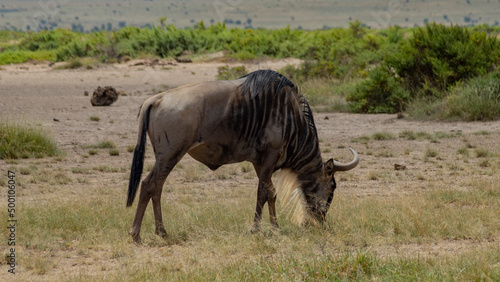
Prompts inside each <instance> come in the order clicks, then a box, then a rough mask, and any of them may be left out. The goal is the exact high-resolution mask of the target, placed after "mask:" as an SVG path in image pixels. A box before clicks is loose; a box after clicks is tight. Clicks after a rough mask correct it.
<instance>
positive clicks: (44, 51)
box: [0, 19, 500, 121]
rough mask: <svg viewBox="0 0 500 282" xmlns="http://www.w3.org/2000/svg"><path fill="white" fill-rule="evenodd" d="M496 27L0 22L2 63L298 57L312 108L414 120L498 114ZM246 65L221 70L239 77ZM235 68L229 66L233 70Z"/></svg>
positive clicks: (294, 71) (298, 76)
mask: <svg viewBox="0 0 500 282" xmlns="http://www.w3.org/2000/svg"><path fill="white" fill-rule="evenodd" d="M499 34H500V27H493V26H489V25H478V26H475V27H463V26H458V25H444V24H436V23H430V24H426V25H425V26H424V27H412V28H401V27H398V26H394V27H389V28H385V29H370V28H368V27H366V26H365V25H363V24H362V23H361V22H359V21H354V22H350V24H349V27H347V28H331V29H324V30H310V31H308V30H303V29H291V28H290V27H286V28H281V29H264V28H262V29H250V28H247V29H241V28H228V27H226V25H225V23H215V24H211V25H206V24H205V23H204V22H198V23H196V25H195V27H189V28H177V27H176V26H174V25H172V24H165V19H163V20H160V25H158V26H151V27H144V28H139V27H132V26H125V27H123V28H121V29H118V30H115V31H105V30H101V31H95V32H91V33H80V32H75V31H70V30H67V29H53V30H50V31H41V32H18V31H0V65H5V64H12V63H23V62H27V61H30V60H38V61H40V60H48V61H67V62H71V65H72V66H75V67H76V68H78V67H81V66H83V65H85V64H82V63H81V61H85V60H88V59H89V58H92V59H93V60H95V61H98V62H101V63H115V62H122V61H125V60H128V59H132V58H151V57H158V58H174V57H177V56H180V55H182V54H183V53H184V52H186V51H189V53H190V54H193V55H194V56H196V55H203V54H209V53H214V52H221V51H222V52H224V54H225V57H226V59H227V58H230V59H231V60H236V61H238V60H240V61H242V62H244V61H246V60H261V59H279V58H286V57H295V58H300V59H302V60H303V63H302V64H301V65H300V66H298V67H296V66H287V67H285V68H283V69H281V70H279V71H280V72H282V73H283V74H284V75H285V76H287V77H289V78H290V79H292V80H293V81H295V82H297V83H298V84H299V85H301V86H302V90H303V92H304V93H305V94H306V96H307V97H308V99H309V100H311V105H312V106H313V107H314V108H315V110H317V111H341V112H354V113H397V112H407V113H408V114H409V115H410V116H412V117H415V118H419V119H427V118H431V119H462V120H469V121H475V120H493V119H498V118H499V117H500V82H499V78H500V71H499V70H498V65H499V63H500V43H499V40H498V37H499ZM245 71H246V70H245V69H244V67H243V68H242V67H237V68H236V69H234V70H233V69H231V68H225V69H221V70H220V75H219V78H220V79H228V78H231V77H238V76H240V75H241V74H242V73H245ZM233 72H234V75H232V73H233Z"/></svg>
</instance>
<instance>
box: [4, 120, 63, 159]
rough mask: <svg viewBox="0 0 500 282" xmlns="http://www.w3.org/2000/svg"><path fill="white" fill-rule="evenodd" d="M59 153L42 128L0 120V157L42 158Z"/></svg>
mask: <svg viewBox="0 0 500 282" xmlns="http://www.w3.org/2000/svg"><path fill="white" fill-rule="evenodd" d="M61 153H62V152H61V151H60V150H59V149H58V148H57V145H56V143H55V142H54V140H52V137H50V136H49V134H48V133H47V132H46V131H44V130H43V129H41V128H36V127H33V126H29V125H22V124H12V123H6V122H0V159H20V158H23V159H25V158H42V157H46V156H57V155H60V154H61Z"/></svg>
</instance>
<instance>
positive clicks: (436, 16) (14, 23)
mask: <svg viewBox="0 0 500 282" xmlns="http://www.w3.org/2000/svg"><path fill="white" fill-rule="evenodd" d="M162 17H166V21H165V23H167V24H174V25H176V26H177V27H190V26H194V25H195V24H196V23H197V22H199V21H202V20H203V21H204V23H205V24H206V25H209V24H210V23H213V22H222V21H224V22H225V23H226V25H227V26H228V27H240V28H245V27H247V28H261V27H264V28H282V27H285V26H287V25H289V26H290V27H291V28H293V29H296V28H298V29H300V28H303V29H322V28H329V27H340V26H341V27H345V26H348V24H349V22H351V21H355V20H359V21H361V22H362V23H363V24H366V25H367V26H370V27H372V28H385V27H388V26H394V25H399V26H403V27H410V26H415V25H424V24H425V23H426V22H438V23H454V24H460V25H478V24H489V25H492V26H496V25H498V24H499V22H498V21H499V20H500V0H434V1H431V0H383V1H380V0H372V1H367V0H333V1H326V0H319V1H313V0H265V1H264V0H257V1H249V0H247V1H243V0H210V1H203V0H183V1H160V0H146V1H142V0H141V1H133V0H104V1H99V0H47V1H41V0H2V1H1V4H0V30H12V29H14V30H32V31H39V30H42V29H54V28H70V29H73V30H76V31H82V32H89V31H93V30H113V29H118V28H120V27H123V26H130V25H132V26H139V27H144V26H150V25H159V20H160V18H162Z"/></svg>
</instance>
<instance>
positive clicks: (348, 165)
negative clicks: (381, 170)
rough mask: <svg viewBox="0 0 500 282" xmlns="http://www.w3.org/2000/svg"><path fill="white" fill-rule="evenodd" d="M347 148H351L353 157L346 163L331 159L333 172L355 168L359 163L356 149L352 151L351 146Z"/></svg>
mask: <svg viewBox="0 0 500 282" xmlns="http://www.w3.org/2000/svg"><path fill="white" fill-rule="evenodd" d="M349 150H351V153H352V154H353V156H354V159H353V160H352V161H350V162H348V163H346V164H344V163H339V162H337V161H333V171H334V172H335V171H348V170H351V169H353V168H355V167H356V166H357V165H358V163H359V157H358V153H356V151H354V150H353V149H352V148H349Z"/></svg>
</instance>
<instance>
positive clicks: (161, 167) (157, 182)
mask: <svg viewBox="0 0 500 282" xmlns="http://www.w3.org/2000/svg"><path fill="white" fill-rule="evenodd" d="M178 159H180V158H179V157H177V158H175V159H174V160H167V161H165V160H163V159H162V158H161V157H159V156H157V157H156V162H155V165H154V166H153V169H152V170H151V172H150V173H149V174H148V176H146V178H145V179H144V180H143V181H142V185H141V194H140V196H139V204H138V205H137V211H136V214H135V218H134V222H133V224H132V228H131V229H130V232H129V233H130V235H132V237H133V239H134V241H135V242H136V243H140V242H141V238H140V231H141V225H142V219H143V217H144V212H145V211H146V207H147V205H148V203H149V199H152V202H153V211H154V216H155V227H156V234H158V235H160V236H163V237H164V236H166V235H167V232H166V231H165V227H164V225H163V219H162V214H161V204H160V202H161V192H162V190H163V184H164V183H165V180H166V179H167V176H168V175H169V174H170V172H171V171H172V169H173V168H174V166H175V164H177V162H178Z"/></svg>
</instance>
